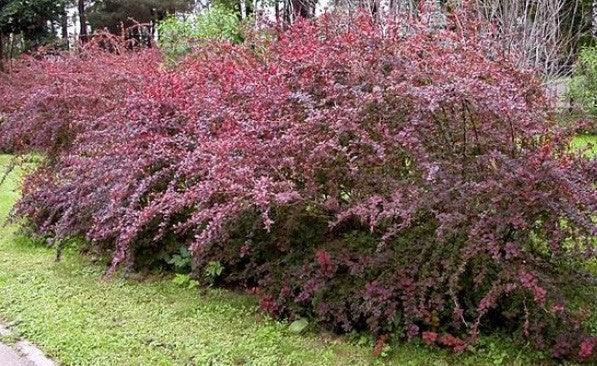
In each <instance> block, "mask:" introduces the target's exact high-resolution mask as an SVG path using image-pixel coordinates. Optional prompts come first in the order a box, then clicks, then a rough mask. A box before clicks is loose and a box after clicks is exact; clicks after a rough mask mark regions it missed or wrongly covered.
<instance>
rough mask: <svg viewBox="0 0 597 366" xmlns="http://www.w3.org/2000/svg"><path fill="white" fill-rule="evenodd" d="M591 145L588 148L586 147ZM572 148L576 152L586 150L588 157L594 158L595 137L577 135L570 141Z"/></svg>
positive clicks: (596, 152)
mask: <svg viewBox="0 0 597 366" xmlns="http://www.w3.org/2000/svg"><path fill="white" fill-rule="evenodd" d="M588 145H591V147H590V148H588V147H587V146H588ZM572 148H573V149H576V150H580V149H586V152H585V153H586V154H587V155H588V156H591V157H594V156H595V155H597V135H579V136H576V138H574V140H572Z"/></svg>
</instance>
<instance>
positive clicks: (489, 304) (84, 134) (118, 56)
mask: <svg viewBox="0 0 597 366" xmlns="http://www.w3.org/2000/svg"><path fill="white" fill-rule="evenodd" d="M15 69H16V70H15V72H14V73H13V74H12V75H9V76H8V77H7V78H5V79H3V80H2V82H1V86H0V94H1V97H2V100H7V101H8V102H7V103H6V104H5V105H3V106H2V112H3V113H4V114H6V116H7V120H8V121H7V122H4V123H3V125H2V133H3V135H2V138H3V141H4V142H5V143H7V144H13V145H15V146H17V147H28V148H32V149H40V150H43V151H46V152H51V153H52V154H53V155H54V156H55V159H53V160H52V161H51V162H49V163H47V164H46V165H45V166H43V167H42V168H40V170H39V171H38V172H36V173H35V174H33V175H32V176H30V177H29V178H28V179H27V181H26V184H25V186H24V196H23V199H22V200H21V201H20V203H19V205H18V207H17V213H18V214H19V215H20V216H23V217H26V218H27V219H28V220H29V222H30V223H31V224H32V226H33V228H34V229H35V230H36V231H37V232H38V233H40V234H43V235H51V236H57V237H59V238H64V237H67V236H71V235H84V236H85V237H86V238H87V239H88V240H89V242H90V243H91V245H92V246H93V247H95V248H101V249H102V250H109V251H110V252H111V253H112V262H111V265H110V269H111V270H114V269H115V268H117V267H118V266H119V265H122V264H125V265H127V266H128V267H129V268H132V267H134V266H138V265H139V263H141V261H140V259H141V258H143V257H147V256H152V255H154V256H155V258H156V260H157V259H158V255H157V253H162V252H163V251H168V250H171V249H172V248H171V247H170V245H171V243H179V244H184V245H187V246H188V247H189V249H190V250H191V252H192V253H193V257H194V262H195V263H194V268H195V269H196V270H200V269H201V267H202V266H203V265H205V264H207V263H209V262H211V261H220V262H221V263H222V264H223V265H224V268H226V271H225V273H224V277H225V278H224V279H222V283H224V284H227V285H233V286H246V287H247V288H254V287H258V290H257V291H256V292H257V293H258V294H259V295H260V296H261V297H262V301H261V304H262V308H264V309H266V310H269V311H271V312H273V313H275V314H277V315H279V316H288V317H295V316H305V315H306V316H312V317H314V318H316V319H317V320H318V321H319V322H320V323H321V324H324V325H326V326H329V327H330V328H333V329H335V330H338V331H351V330H354V329H357V330H359V329H368V330H370V331H372V332H374V333H376V334H388V333H389V332H395V333H396V332H398V333H400V332H402V334H404V336H406V337H409V338H413V337H420V334H422V335H423V339H424V341H425V342H427V343H430V344H431V343H433V344H440V345H444V346H447V347H451V348H454V349H456V350H459V351H460V350H463V349H465V348H466V346H467V345H468V344H470V342H472V341H473V340H474V339H475V338H476V337H477V336H478V334H479V333H481V332H488V331H492V330H495V329H496V328H508V329H509V330H510V331H514V332H515V333H516V332H518V334H520V335H521V337H522V336H523V335H524V336H526V338H527V339H530V340H532V341H534V342H535V343H536V344H537V345H538V346H541V347H545V348H551V349H552V351H554V356H557V357H577V358H582V359H584V360H587V359H591V358H592V357H594V351H593V345H594V339H593V338H591V337H590V335H588V334H587V333H586V332H585V331H584V330H583V327H582V322H581V320H580V319H579V318H578V317H577V314H576V313H574V312H573V311H572V309H571V307H569V306H568V305H567V304H566V297H565V293H566V292H565V291H564V286H566V284H567V283H568V284H570V283H576V284H578V283H579V282H581V279H582V274H580V273H579V271H580V269H581V268H582V263H583V262H584V261H586V260H587V258H589V259H590V258H594V256H595V248H594V241H593V238H594V235H595V225H594V220H595V219H594V212H595V204H596V198H597V196H596V194H595V189H594V177H595V172H596V171H595V168H596V166H595V162H594V161H590V160H588V159H586V158H582V157H580V156H577V155H573V154H571V153H569V152H568V142H569V138H568V137H567V135H566V134H564V133H563V132H561V131H559V130H558V129H557V127H556V124H555V123H554V120H553V113H552V110H551V107H550V103H549V101H548V100H547V98H546V97H545V93H544V91H543V89H542V87H541V85H540V82H539V81H538V80H537V78H536V77H535V76H534V74H533V73H532V72H530V71H527V70H520V69H517V68H516V67H515V66H514V62H512V60H511V59H510V56H509V55H508V54H506V53H505V52H503V51H502V49H501V48H500V47H499V46H498V45H497V44H495V43H494V42H492V40H491V35H490V34H489V33H488V32H487V31H486V30H485V29H484V28H483V27H481V26H480V25H479V24H476V23H475V22H474V21H473V20H470V19H467V17H466V16H464V15H463V16H455V17H453V19H451V20H450V24H448V26H447V27H446V28H445V29H437V28H436V27H433V26H429V25H428V24H426V23H425V19H422V20H419V21H412V22H404V23H389V24H385V25H384V26H383V27H382V26H379V25H376V24H375V23H373V22H372V21H371V19H369V18H367V17H366V16H361V17H357V18H355V19H352V22H351V24H350V26H347V23H346V19H344V18H342V17H322V18H320V19H318V20H317V21H313V22H306V21H305V22H299V23H298V24H296V25H294V26H293V27H291V28H290V29H289V30H287V31H285V32H284V33H281V34H278V35H277V36H276V37H275V38H273V39H272V38H271V37H264V39H263V40H262V41H260V42H258V43H245V44H241V45H230V44H215V43H214V44H210V45H208V46H205V47H204V48H202V49H199V50H197V51H196V53H195V54H193V55H191V56H190V57H189V58H187V59H186V60H184V61H183V62H181V64H180V65H178V66H177V67H175V68H164V67H161V66H160V64H159V55H156V54H155V53H154V51H152V50H142V51H138V52H135V53H132V52H130V53H129V52H123V53H107V52H101V51H99V50H92V51H84V52H81V53H77V54H72V55H67V56H62V57H57V58H56V57H55V58H44V59H42V60H25V61H22V62H21V63H20V64H19V65H17V66H16V68H15ZM61 136H66V137H61ZM64 139H66V140H64ZM64 141H68V143H65V142H64ZM554 308H557V309H558V311H552V309H554ZM421 332H422V333H421ZM562 336H564V337H565V338H566V340H567V342H566V344H565V345H563V346H559V345H558V344H559V343H558V339H559V338H558V337H562ZM560 343H561V342H560ZM556 348H557V352H555V351H556Z"/></svg>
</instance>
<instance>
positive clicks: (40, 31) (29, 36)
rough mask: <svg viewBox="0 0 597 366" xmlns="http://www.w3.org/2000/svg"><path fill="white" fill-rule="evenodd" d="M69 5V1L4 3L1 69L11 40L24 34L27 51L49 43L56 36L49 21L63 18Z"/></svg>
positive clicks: (15, 0)
mask: <svg viewBox="0 0 597 366" xmlns="http://www.w3.org/2000/svg"><path fill="white" fill-rule="evenodd" d="M65 3H66V0H31V1H20V0H0V69H2V68H3V60H4V58H5V57H4V56H5V48H6V46H7V45H6V40H7V39H8V37H9V36H10V35H11V34H13V35H15V34H19V35H22V40H23V42H22V45H21V47H22V48H23V49H24V50H28V49H32V48H36V47H37V46H39V45H41V44H43V43H44V42H47V41H48V40H49V39H51V38H53V37H55V34H54V33H53V32H52V29H51V26H50V25H51V23H49V22H53V21H57V20H58V19H59V18H60V16H61V14H62V13H63V11H64V5H65Z"/></svg>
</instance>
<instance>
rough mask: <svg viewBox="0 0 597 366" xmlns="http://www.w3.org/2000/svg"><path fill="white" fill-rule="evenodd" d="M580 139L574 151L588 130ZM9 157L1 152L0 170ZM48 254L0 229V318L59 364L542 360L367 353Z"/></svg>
mask: <svg viewBox="0 0 597 366" xmlns="http://www.w3.org/2000/svg"><path fill="white" fill-rule="evenodd" d="M581 140H582V141H580V140H579V141H577V142H575V147H578V146H580V145H581V144H582V143H585V142H586V141H588V140H590V141H593V142H595V136H591V137H590V138H588V139H587V138H584V137H583V138H582V139H581ZM583 141H584V142H583ZM594 153H595V149H593V154H594ZM8 160H9V157H8V156H6V155H5V156H1V155H0V172H1V171H2V168H3V167H5V166H6V165H7V162H8ZM21 175H22V171H21V168H19V169H16V170H14V171H13V172H12V173H11V174H10V175H9V177H8V179H7V180H6V181H5V182H4V183H3V184H2V186H0V223H1V222H4V221H5V220H6V218H7V215H8V212H9V210H10V208H11V207H12V205H13V204H14V202H15V201H16V200H17V199H18V195H19V193H18V187H19V185H20V179H19V177H20V176H21ZM0 176H1V175H0ZM54 256H55V252H54V251H53V250H52V249H50V248H47V247H45V246H43V245H41V244H40V243H36V242H35V241H33V240H31V239H29V238H27V237H24V236H22V235H21V234H19V230H18V225H16V224H9V225H3V226H0V294H1V296H0V317H2V318H3V319H4V320H5V321H6V322H9V324H10V325H11V326H12V327H13V329H14V330H15V331H16V332H17V333H18V334H19V335H22V336H23V337H25V338H27V339H28V340H30V341H32V342H33V343H35V344H37V345H38V346H39V347H41V348H42V349H43V350H44V351H45V352H46V353H47V354H48V355H49V356H50V357H53V358H55V359H56V360H58V361H59V362H60V363H62V364H65V365H188V364H198V365H205V364H210V365H220V364H221V365H245V364H246V365H348V364H350V365H374V364H380V365H381V364H388V365H454V364H459V365H500V364H508V365H517V364H520V365H522V364H537V363H539V362H542V363H543V364H545V363H547V361H545V360H544V359H543V360H542V358H541V355H540V354H538V353H536V352H533V351H531V349H530V347H528V346H524V345H514V344H512V343H511V342H509V341H507V339H505V338H498V337H493V338H483V339H482V340H481V341H480V342H479V344H478V345H476V346H475V349H474V350H472V351H470V352H467V353H465V354H462V355H454V354H452V353H449V352H447V351H442V350H437V349H431V348H428V347H426V346H424V345H421V344H412V343H410V344H402V343H401V344H393V345H391V348H390V349H388V352H387V355H386V356H385V357H377V358H375V357H373V356H372V347H371V340H369V339H368V338H367V337H366V336H360V337H359V336H357V337H353V338H355V340H351V338H349V337H337V336H333V335H329V334H326V333H321V332H319V333H316V332H313V331H310V332H307V333H306V334H300V335H299V334H293V333H291V332H290V331H289V329H288V324H286V323H283V322H278V321H275V320H273V319H270V318H268V317H266V316H263V315H261V314H260V313H259V312H258V311H257V306H256V302H255V300H254V299H253V298H252V297H250V296H247V295H242V294H236V293H232V292H229V291H225V290H217V289H207V290H196V289H189V288H182V287H180V286H178V285H176V284H175V283H173V282H172V280H171V279H170V278H153V279H145V280H138V281H134V280H125V279H123V278H114V279H109V280H103V279H102V278H101V275H102V273H103V271H104V269H105V268H104V267H102V266H100V265H97V264H94V263H91V262H90V260H89V259H88V258H86V257H83V256H81V255H80V254H78V253H77V251H75V250H72V249H71V250H67V251H66V253H65V254H64V256H63V259H62V260H61V261H60V262H55V261H54Z"/></svg>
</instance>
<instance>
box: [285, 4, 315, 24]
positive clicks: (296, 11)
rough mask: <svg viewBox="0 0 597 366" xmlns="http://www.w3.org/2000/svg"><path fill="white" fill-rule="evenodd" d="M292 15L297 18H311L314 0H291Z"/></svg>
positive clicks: (313, 10) (313, 11)
mask: <svg viewBox="0 0 597 366" xmlns="http://www.w3.org/2000/svg"><path fill="white" fill-rule="evenodd" d="M291 3H292V13H293V14H292V15H293V16H294V19H297V18H312V17H313V16H314V15H315V14H314V13H315V1H314V0H291Z"/></svg>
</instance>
